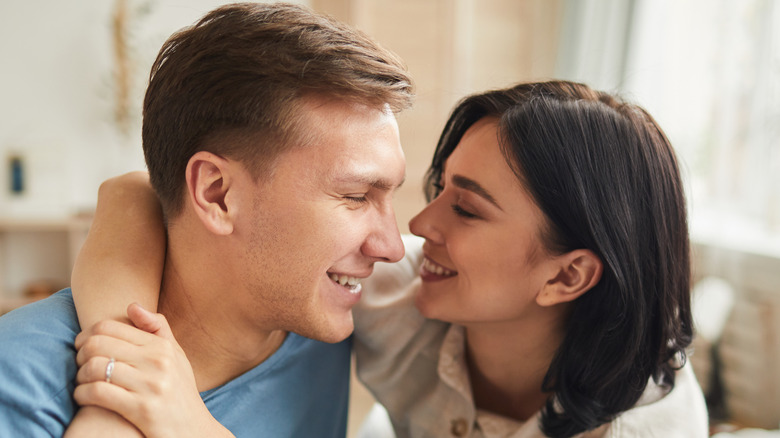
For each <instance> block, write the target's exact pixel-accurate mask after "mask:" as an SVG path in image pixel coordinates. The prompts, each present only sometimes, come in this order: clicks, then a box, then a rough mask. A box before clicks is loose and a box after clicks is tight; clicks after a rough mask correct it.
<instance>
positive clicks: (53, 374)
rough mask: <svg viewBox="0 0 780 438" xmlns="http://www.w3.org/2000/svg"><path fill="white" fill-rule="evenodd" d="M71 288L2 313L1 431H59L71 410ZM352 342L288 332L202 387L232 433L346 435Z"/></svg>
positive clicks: (31, 433) (46, 434) (32, 433)
mask: <svg viewBox="0 0 780 438" xmlns="http://www.w3.org/2000/svg"><path fill="white" fill-rule="evenodd" d="M79 331H80V327H79V324H78V320H77V319H76V310H75V308H74V306H73V298H72V297H71V293H70V289H64V290H62V291H60V292H57V293H56V294H54V295H52V296H51V297H50V298H47V299H45V300H42V301H39V302H37V303H34V304H30V305H27V306H24V307H21V308H19V309H16V310H14V311H12V312H9V313H8V314H6V315H4V316H2V317H0V437H6V436H8V437H11V436H25V437H49V436H61V435H62V434H63V433H64V432H65V429H66V428H67V426H68V424H69V423H70V421H71V419H72V418H73V416H74V415H75V413H76V410H77V406H76V405H75V403H74V402H73V399H72V397H71V394H72V393H73V389H74V380H75V377H76V371H77V367H76V351H75V350H74V348H73V340H74V338H75V337H76V334H78V332H79ZM350 343H351V340H346V341H343V342H340V343H338V344H326V343H323V342H318V341H314V340H311V339H308V338H304V337H301V336H298V335H296V334H293V333H290V334H288V335H287V338H286V339H285V341H284V342H283V343H282V345H281V346H280V347H279V349H278V350H277V351H276V352H275V353H274V354H273V355H272V356H271V357H269V358H268V359H267V360H265V361H264V362H263V363H261V364H260V365H258V366H256V367H255V368H253V369H251V370H249V371H247V372H246V373H244V374H242V375H241V376H239V377H237V378H235V379H233V380H231V381H230V382H227V383H226V384H224V385H222V386H220V387H217V388H214V389H211V390H209V391H205V392H202V393H201V397H202V398H203V401H204V402H205V404H206V407H208V409H209V411H211V414H212V415H213V416H214V417H215V418H216V419H217V420H218V421H219V422H220V423H222V424H223V425H224V426H225V427H227V428H228V429H230V431H231V432H233V434H235V435H236V436H237V437H242V436H253V437H255V436H257V437H259V436H262V437H304V436H305V437H338V438H343V437H344V436H345V435H346V428H347V426H346V420H347V408H348V401H349V400H348V398H349V370H350Z"/></svg>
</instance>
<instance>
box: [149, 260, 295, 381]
mask: <svg viewBox="0 0 780 438" xmlns="http://www.w3.org/2000/svg"><path fill="white" fill-rule="evenodd" d="M192 266H197V269H192V268H191V267H192ZM218 277H219V276H216V275H214V273H213V271H209V270H207V269H204V268H203V265H200V264H193V263H191V260H190V261H188V262H187V263H183V261H181V260H177V258H176V257H175V256H172V255H171V251H169V253H168V256H167V258H166V265H165V272H164V275H163V283H162V289H161V293H160V304H159V307H158V311H159V312H160V313H162V314H163V315H165V317H166V318H167V320H168V322H169V324H170V326H171V330H172V332H173V334H174V336H175V337H176V340H177V341H178V343H179V345H180V346H181V347H182V349H183V350H184V352H185V353H186V354H187V358H188V359H189V361H190V364H191V365H192V369H193V372H194V374H195V380H196V383H197V387H198V391H205V390H208V389H211V388H215V387H217V386H220V385H222V384H224V383H226V382H228V381H230V380H232V379H234V378H236V377H238V376H239V375H241V374H243V373H245V372H246V371H248V370H250V369H252V368H254V367H255V366H257V365H259V364H260V363H262V362H263V361H264V360H266V359H267V358H268V357H270V356H271V355H272V354H273V353H274V352H275V351H276V350H277V349H278V348H279V347H280V346H281V344H282V342H283V341H284V339H285V337H286V335H287V333H286V332H284V331H282V330H270V331H265V330H258V329H257V326H256V325H254V324H252V322H253V321H247V320H244V319H243V318H242V316H241V315H237V314H236V313H235V309H236V307H237V306H236V305H235V303H231V302H229V301H230V300H229V299H225V297H224V295H223V294H222V293H221V288H220V285H219V284H218V283H217V282H215V279H216V278H218ZM223 287H224V285H223Z"/></svg>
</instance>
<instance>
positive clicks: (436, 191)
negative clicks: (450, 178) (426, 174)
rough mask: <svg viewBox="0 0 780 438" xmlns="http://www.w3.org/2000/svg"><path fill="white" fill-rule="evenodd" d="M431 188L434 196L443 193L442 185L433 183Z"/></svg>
mask: <svg viewBox="0 0 780 438" xmlns="http://www.w3.org/2000/svg"><path fill="white" fill-rule="evenodd" d="M432 186H433V190H434V192H433V193H434V194H435V196H439V194H441V192H442V191H444V184H442V183H433V184H432Z"/></svg>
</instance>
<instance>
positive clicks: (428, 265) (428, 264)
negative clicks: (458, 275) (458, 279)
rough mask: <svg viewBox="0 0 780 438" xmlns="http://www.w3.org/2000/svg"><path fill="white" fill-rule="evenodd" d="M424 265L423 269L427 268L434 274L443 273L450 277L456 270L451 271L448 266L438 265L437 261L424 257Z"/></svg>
mask: <svg viewBox="0 0 780 438" xmlns="http://www.w3.org/2000/svg"><path fill="white" fill-rule="evenodd" d="M422 266H423V269H425V270H426V271H428V272H430V273H432V274H436V275H443V276H445V277H449V276H452V275H455V272H453V271H450V270H449V269H447V268H443V267H441V266H439V265H437V264H436V263H434V262H432V261H430V260H429V259H427V258H426V259H423V264H422Z"/></svg>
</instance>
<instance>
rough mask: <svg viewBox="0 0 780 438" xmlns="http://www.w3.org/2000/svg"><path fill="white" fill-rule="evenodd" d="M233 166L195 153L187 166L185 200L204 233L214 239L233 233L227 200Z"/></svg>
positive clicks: (212, 155) (231, 212)
mask: <svg viewBox="0 0 780 438" xmlns="http://www.w3.org/2000/svg"><path fill="white" fill-rule="evenodd" d="M233 164H234V163H232V162H230V161H228V160H226V159H224V158H222V157H220V156H218V155H215V154H212V153H210V152H205V151H200V152H196V153H195V154H194V155H193V156H192V157H190V160H189V162H187V170H186V180H187V189H188V197H189V200H190V202H191V203H192V206H193V209H194V210H195V214H196V215H197V216H198V218H199V219H200V220H201V222H202V223H203V225H204V226H205V227H206V229H208V230H209V231H211V232H212V233H214V234H218V235H228V234H230V233H232V232H233V216H234V211H233V208H232V207H233V206H232V205H231V203H230V197H229V194H230V190H231V185H232V184H233V179H234V178H233V175H232V173H231V172H233V171H235V169H233Z"/></svg>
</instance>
